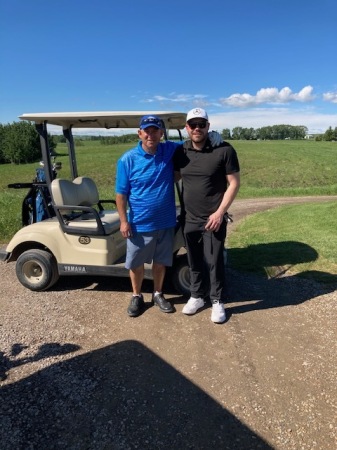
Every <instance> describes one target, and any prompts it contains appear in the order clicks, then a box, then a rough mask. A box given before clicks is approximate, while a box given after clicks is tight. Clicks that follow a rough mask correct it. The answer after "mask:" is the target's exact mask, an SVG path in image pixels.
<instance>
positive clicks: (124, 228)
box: [119, 222, 132, 239]
mask: <svg viewBox="0 0 337 450" xmlns="http://www.w3.org/2000/svg"><path fill="white" fill-rule="evenodd" d="M119 229H120V232H121V233H122V236H123V237H124V238H125V239H127V238H129V237H131V236H132V229H131V225H130V224H129V222H121V226H120V227H119Z"/></svg>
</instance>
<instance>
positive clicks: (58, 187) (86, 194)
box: [51, 177, 120, 235]
mask: <svg viewBox="0 0 337 450" xmlns="http://www.w3.org/2000/svg"><path fill="white" fill-rule="evenodd" d="M51 193H52V197H53V200H54V208H55V212H56V215H57V216H58V218H59V220H60V223H61V226H62V228H63V229H64V231H65V232H67V233H70V234H77V233H85V234H90V235H107V234H112V233H115V232H118V231H119V227H120V219H119V214H118V212H117V210H106V209H104V208H103V206H102V204H101V202H100V200H99V194H98V189H97V186H96V184H95V182H94V181H93V180H92V179H91V178H89V177H77V178H75V179H74V180H73V181H70V180H66V179H62V178H56V179H55V180H53V181H52V183H51Z"/></svg>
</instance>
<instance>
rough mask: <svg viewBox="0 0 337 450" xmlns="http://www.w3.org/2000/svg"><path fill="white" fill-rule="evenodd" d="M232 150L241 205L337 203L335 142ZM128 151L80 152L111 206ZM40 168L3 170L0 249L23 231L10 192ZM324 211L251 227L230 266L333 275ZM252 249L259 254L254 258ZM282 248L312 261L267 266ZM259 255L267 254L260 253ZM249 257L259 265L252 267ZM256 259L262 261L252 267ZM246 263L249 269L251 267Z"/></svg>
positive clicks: (18, 200) (296, 211)
mask: <svg viewBox="0 0 337 450" xmlns="http://www.w3.org/2000/svg"><path fill="white" fill-rule="evenodd" d="M232 145H233V146H234V148H235V149H236V150H237V153H238V155H239V160H240V165H241V189H240V192H239V195H238V198H258V197H278V196H281V197H282V196H306V195H337V178H336V174H337V143H336V142H314V141H306V140H303V141H233V142H232ZM128 148H130V144H121V145H113V146H105V145H101V144H100V143H99V142H97V141H92V142H91V141H86V142H84V145H83V146H79V147H78V148H77V154H76V156H77V164H78V171H79V175H87V176H90V177H92V178H93V179H94V180H95V181H96V183H97V185H98V188H99V191H100V197H101V198H114V196H115V177H116V162H117V159H118V158H119V157H120V155H121V154H122V153H124V152H125V151H126V150H127V149H128ZM56 151H57V153H58V154H59V156H58V157H57V161H60V162H62V165H63V168H62V170H61V171H60V173H59V177H65V178H67V177H69V173H70V172H69V168H68V156H67V148H66V145H65V144H59V145H58V146H57V149H56ZM36 167H38V163H37V164H27V165H18V166H16V165H10V164H5V165H0V211H1V214H0V243H6V242H8V241H9V240H10V239H11V237H12V236H13V235H14V234H15V232H16V231H17V230H18V229H20V227H21V204H22V200H23V198H24V196H25V195H26V193H27V191H26V190H24V189H23V190H13V189H8V188H7V185H8V184H10V183H14V182H30V181H32V179H33V178H34V174H35V168H36ZM325 208H327V206H326V205H320V204H314V205H310V206H308V205H303V206H302V205H301V206H289V207H287V208H285V209H283V208H282V210H279V209H277V210H275V211H270V212H265V213H261V214H258V215H254V216H253V217H252V218H250V219H247V220H246V221H245V222H244V223H243V224H242V225H241V226H240V227H239V228H238V229H237V231H235V233H234V234H233V236H231V239H230V241H229V244H230V247H231V250H230V253H231V254H230V258H231V261H232V264H234V265H235V266H237V267H241V268H242V269H243V268H245V269H250V270H251V269H252V268H253V270H255V271H259V272H261V273H262V272H263V273H266V272H268V271H269V272H270V273H272V272H273V271H275V270H276V269H275V267H276V266H279V265H281V266H283V264H278V262H280V261H281V262H282V261H285V264H286V266H287V267H288V266H289V268H288V269H287V270H289V271H295V272H296V271H299V272H300V273H302V274H303V273H307V274H309V273H312V274H314V272H315V273H316V272H317V273H320V274H322V273H324V272H326V273H330V274H332V275H335V274H336V264H337V256H336V254H337V252H336V248H335V247H334V246H333V244H332V242H333V240H334V239H333V238H332V237H331V233H332V231H331V230H332V229H333V227H332V225H331V224H333V223H335V224H336V223H337V213H336V207H334V205H333V204H332V205H330V208H331V209H329V210H325ZM285 217H287V220H285ZM331 221H332V222H331ZM333 221H334V222H333ZM290 224H291V225H290ZM326 236H327V237H329V238H327V237H326ZM335 240H336V239H335ZM296 243H297V244H296ZM267 244H268V245H267ZM270 244H273V245H270ZM304 246H306V247H304ZM254 248H255V249H256V248H257V249H258V250H259V251H258V252H254V251H252V250H253V249H254ZM268 248H269V250H268ZM283 248H284V249H285V251H284V254H285V255H287V254H288V255H289V258H290V261H293V259H292V258H293V256H290V254H293V253H296V254H297V253H298V252H300V253H303V252H304V253H306V252H309V254H310V255H311V259H310V261H304V262H297V263H296V264H293V263H291V262H289V263H287V261H286V258H282V257H280V258H279V261H278V260H277V258H276V260H275V261H273V259H272V258H271V261H269V262H268V263H267V264H266V263H263V259H265V258H266V252H269V253H270V254H271V257H272V256H273V254H276V250H277V253H279V252H280V251H281V250H282V249H283ZM235 249H237V250H235ZM262 249H267V250H263V252H262V253H261V250H262ZM281 253H282V252H281ZM314 253H317V254H318V256H317V257H316V258H312V255H313V254H314ZM252 254H253V255H254V256H253V258H254V259H251V257H252ZM259 254H261V256H260V258H261V260H258V261H257V262H256V263H254V264H253V263H252V261H253V260H255V259H256V258H257V257H258V255H259ZM240 255H242V256H241V257H240ZM248 256H249V257H248ZM239 259H241V262H240V261H239ZM244 260H247V261H248V266H246V267H245V264H244ZM274 262H275V264H274ZM273 268H274V269H273ZM321 278H322V277H321ZM323 278H324V277H323Z"/></svg>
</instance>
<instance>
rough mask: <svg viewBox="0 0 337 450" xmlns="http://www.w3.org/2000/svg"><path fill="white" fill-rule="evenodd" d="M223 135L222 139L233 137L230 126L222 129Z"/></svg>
mask: <svg viewBox="0 0 337 450" xmlns="http://www.w3.org/2000/svg"><path fill="white" fill-rule="evenodd" d="M221 136H222V139H223V140H225V141H226V140H227V141H228V140H230V139H232V137H231V130H230V129H229V128H224V129H223V130H222V131H221Z"/></svg>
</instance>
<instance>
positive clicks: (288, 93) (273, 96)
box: [220, 86, 314, 107]
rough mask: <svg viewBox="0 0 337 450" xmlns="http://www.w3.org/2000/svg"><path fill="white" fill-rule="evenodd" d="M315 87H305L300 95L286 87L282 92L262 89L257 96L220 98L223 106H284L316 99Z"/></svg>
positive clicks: (274, 89) (245, 95) (235, 95)
mask: <svg viewBox="0 0 337 450" xmlns="http://www.w3.org/2000/svg"><path fill="white" fill-rule="evenodd" d="M312 93H313V87H312V86H305V87H304V88H303V89H301V90H300V91H299V92H298V93H293V92H292V90H291V89H290V88H289V87H284V88H282V89H281V90H280V91H279V90H278V89H277V88H275V87H272V88H262V89H260V90H259V91H257V93H256V95H251V94H247V93H244V94H238V93H237V94H232V95H230V96H229V97H227V98H220V103H221V104H222V105H223V106H232V107H249V106H256V105H261V104H274V105H275V104H284V103H290V102H310V101H312V100H313V99H314V96H313V94H312Z"/></svg>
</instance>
